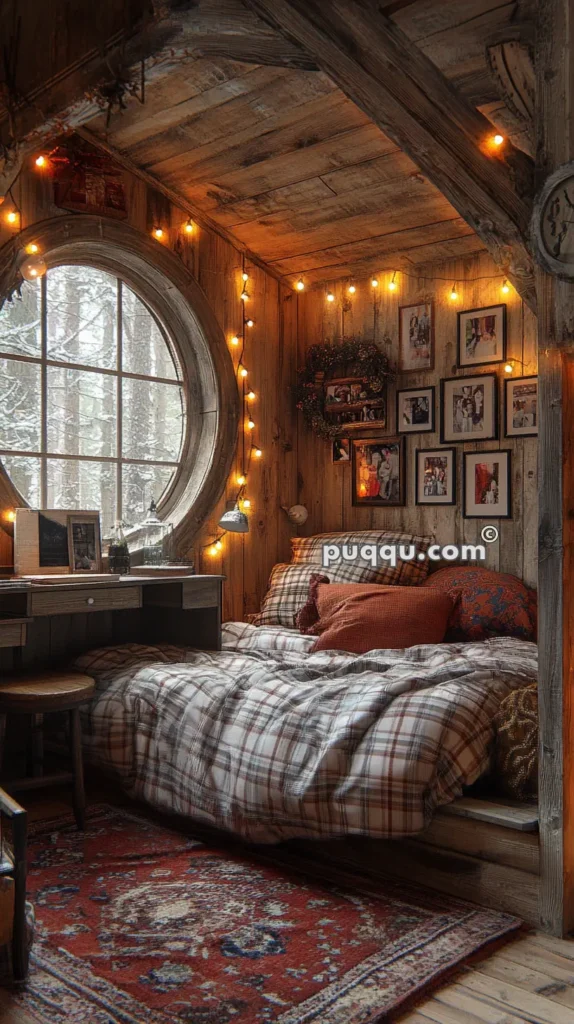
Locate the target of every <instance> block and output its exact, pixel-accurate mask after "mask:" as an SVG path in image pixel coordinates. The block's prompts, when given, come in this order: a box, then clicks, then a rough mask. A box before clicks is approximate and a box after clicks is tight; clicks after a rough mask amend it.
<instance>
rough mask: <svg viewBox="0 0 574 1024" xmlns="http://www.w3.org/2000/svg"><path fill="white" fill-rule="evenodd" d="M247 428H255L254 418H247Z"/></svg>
mask: <svg viewBox="0 0 574 1024" xmlns="http://www.w3.org/2000/svg"><path fill="white" fill-rule="evenodd" d="M247 429H248V430H255V424H254V422H253V420H247Z"/></svg>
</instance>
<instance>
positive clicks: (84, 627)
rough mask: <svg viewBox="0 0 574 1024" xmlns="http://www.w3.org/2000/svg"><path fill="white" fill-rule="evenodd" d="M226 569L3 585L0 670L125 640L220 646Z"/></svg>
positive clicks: (52, 661)
mask: <svg viewBox="0 0 574 1024" xmlns="http://www.w3.org/2000/svg"><path fill="white" fill-rule="evenodd" d="M224 579H225V577H224V576H203V575H202V576H177V577H168V578H158V577H157V576H154V577H143V576H124V577H122V578H121V579H120V580H114V581H111V580H110V582H109V583H108V582H107V581H105V582H101V583H92V584H90V585H84V584H83V583H82V584H77V583H55V584H41V585H33V584H32V585H27V584H20V583H13V584H11V585H10V587H1V588H0V672H11V671H14V670H17V669H19V668H22V669H23V670H28V669H31V668H34V667H37V666H41V667H43V668H48V667H52V666H57V665H62V664H66V663H69V661H70V660H71V659H72V658H73V657H74V656H76V655H77V654H80V653H81V652H82V651H85V650H88V649H89V648H90V647H100V646H106V645H109V644H121V643H144V644H145V643H147V644H154V643H170V644H177V645H181V646H185V647H200V648H203V649H204V650H219V649H220V648H221V588H222V584H223V580H224Z"/></svg>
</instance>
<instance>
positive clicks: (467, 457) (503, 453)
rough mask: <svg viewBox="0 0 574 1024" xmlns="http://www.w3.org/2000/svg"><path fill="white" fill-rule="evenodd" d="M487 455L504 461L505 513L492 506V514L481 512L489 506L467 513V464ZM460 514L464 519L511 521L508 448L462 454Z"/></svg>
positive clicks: (510, 458)
mask: <svg viewBox="0 0 574 1024" xmlns="http://www.w3.org/2000/svg"><path fill="white" fill-rule="evenodd" d="M488 455H494V456H496V458H497V459H500V460H502V459H504V460H505V461H506V473H505V483H506V507H507V511H506V512H501V511H500V510H499V508H498V506H495V505H492V506H491V507H492V508H493V509H495V511H493V512H488V511H483V509H488V508H489V506H488V505H487V504H485V505H484V506H482V505H481V511H480V512H471V511H469V503H468V500H467V499H468V494H467V484H468V473H469V470H468V466H469V463H470V462H471V461H472V460H474V459H483V458H486V457H487V456H488ZM473 479H474V473H473ZM462 509H463V511H462V514H463V516H464V518H465V519H512V452H511V451H510V449H508V448H490V449H486V450H485V451H478V452H463V464H462Z"/></svg>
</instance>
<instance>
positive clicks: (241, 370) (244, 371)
mask: <svg viewBox="0 0 574 1024" xmlns="http://www.w3.org/2000/svg"><path fill="white" fill-rule="evenodd" d="M248 372H249V371H248V370H246V369H245V367H244V366H242V367H241V369H240V370H239V376H240V377H247V374H248Z"/></svg>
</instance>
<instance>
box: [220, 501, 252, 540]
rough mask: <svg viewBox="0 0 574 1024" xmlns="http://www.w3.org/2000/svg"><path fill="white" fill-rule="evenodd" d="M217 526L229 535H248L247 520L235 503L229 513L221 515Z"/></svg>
mask: <svg viewBox="0 0 574 1024" xmlns="http://www.w3.org/2000/svg"><path fill="white" fill-rule="evenodd" d="M218 525H219V526H220V527H221V529H222V530H227V531H228V532H229V533H249V520H248V518H247V516H246V515H245V512H242V511H241V509H240V508H239V504H238V503H237V502H235V507H234V508H232V509H230V510H229V512H224V513H223V515H222V517H221V519H220V520H219V524H218Z"/></svg>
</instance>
